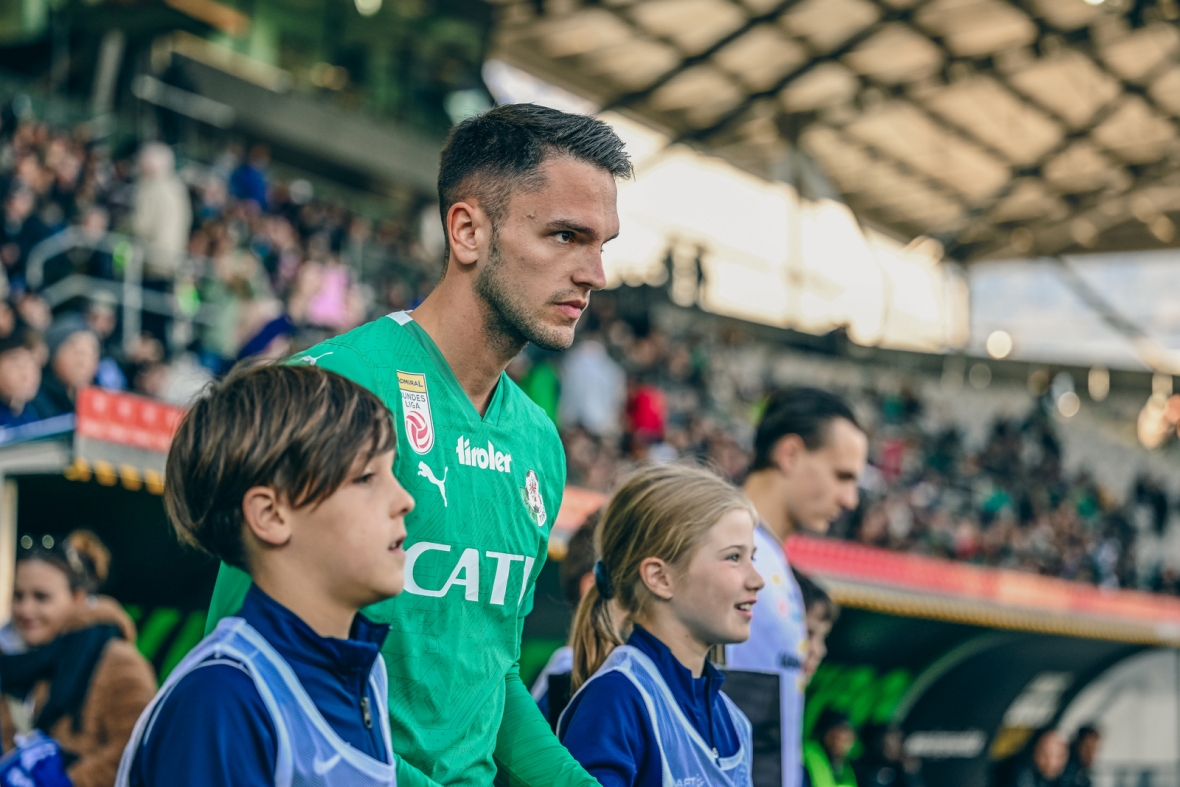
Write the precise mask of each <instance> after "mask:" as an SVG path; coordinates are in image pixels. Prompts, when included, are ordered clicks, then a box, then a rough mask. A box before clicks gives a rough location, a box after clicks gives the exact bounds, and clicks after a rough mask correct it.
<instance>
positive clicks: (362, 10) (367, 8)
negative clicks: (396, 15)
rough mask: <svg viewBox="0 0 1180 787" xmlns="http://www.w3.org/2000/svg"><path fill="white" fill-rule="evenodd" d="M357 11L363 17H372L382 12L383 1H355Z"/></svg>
mask: <svg viewBox="0 0 1180 787" xmlns="http://www.w3.org/2000/svg"><path fill="white" fill-rule="evenodd" d="M355 2H356V10H357V13H359V14H360V15H361V16H372V15H373V14H375V13H377V12H378V11H380V10H381V0H355Z"/></svg>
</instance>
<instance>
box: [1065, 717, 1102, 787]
mask: <svg viewBox="0 0 1180 787" xmlns="http://www.w3.org/2000/svg"><path fill="white" fill-rule="evenodd" d="M1101 743H1102V733H1101V732H1100V731H1099V730H1098V728H1097V727H1095V726H1094V725H1092V724H1083V725H1082V726H1081V727H1078V731H1077V732H1076V733H1074V736H1073V740H1072V741H1071V742H1070V744H1069V763H1068V764H1067V765H1066V766H1065V772H1064V773H1063V774H1062V775H1061V787H1090V785H1091V784H1092V783H1093V776H1092V772H1093V769H1094V760H1095V758H1097V756H1098V747H1099V745H1101Z"/></svg>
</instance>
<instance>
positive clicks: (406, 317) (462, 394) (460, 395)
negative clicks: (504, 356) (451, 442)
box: [387, 311, 507, 425]
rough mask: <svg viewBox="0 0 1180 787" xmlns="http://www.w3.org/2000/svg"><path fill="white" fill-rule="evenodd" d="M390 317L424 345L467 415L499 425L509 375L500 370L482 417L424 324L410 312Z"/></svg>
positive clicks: (476, 419) (475, 419)
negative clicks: (417, 321) (418, 321)
mask: <svg viewBox="0 0 1180 787" xmlns="http://www.w3.org/2000/svg"><path fill="white" fill-rule="evenodd" d="M387 316H388V317H389V319H391V320H393V321H394V322H396V323H397V324H398V325H400V326H402V327H403V328H405V329H406V331H407V332H408V333H409V334H410V335H411V336H413V337H414V339H415V340H416V341H417V342H418V344H420V345H422V349H423V350H425V351H426V354H427V355H429V356H430V360H431V361H433V362H434V365H435V367H436V368H437V370H438V373H439V374H441V375H442V376H443V379H444V380H445V381H446V383H447V385H449V386H451V390H453V391H454V392H455V398H456V399H458V400H459V406H460V407H461V408H463V412H464V413H466V415H467V417H468V418H470V419H472V420H473V421H477V422H482V423H490V424H492V425H497V424H498V423H499V421H500V410H501V409H502V404H501V403H502V402H503V399H504V389H505V387H506V386H505V384H504V380H505V378H506V377H507V375H506V374H505V373H504V372H500V379H499V380H498V381H497V382H496V389H495V390H494V391H492V398H491V399H490V400H489V401H488V409H487V412H486V413H484V415H483V416H482V417H481V416H480V414H479V411H478V410H476V409H475V405H474V404H472V403H471V397H470V396H468V395H467V392H466V391H465V390H463V386H462V385H459V380H458V379H457V378H456V377H455V373H454V372H453V371H451V364H450V363H448V362H447V359H446V356H444V355H443V354H442V351H441V350H439V349H438V345H437V344H435V343H434V339H431V338H430V334H428V333H427V332H426V331H425V330H423V329H422V326H421V325H419V324H418V323H416V322H414V318H413V316H411V314H410V312H408V311H402V312H393V313H391V314H389V315H387Z"/></svg>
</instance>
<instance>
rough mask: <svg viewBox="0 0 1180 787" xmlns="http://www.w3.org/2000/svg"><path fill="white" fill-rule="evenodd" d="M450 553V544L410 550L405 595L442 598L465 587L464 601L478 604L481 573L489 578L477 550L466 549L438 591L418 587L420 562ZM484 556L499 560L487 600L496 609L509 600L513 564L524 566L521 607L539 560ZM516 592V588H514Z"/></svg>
mask: <svg viewBox="0 0 1180 787" xmlns="http://www.w3.org/2000/svg"><path fill="white" fill-rule="evenodd" d="M450 551H451V545H450V544H436V543H433V542H431V541H419V542H418V543H417V544H414V545H413V546H411V547H410V548H409V549H407V550H406V569H405V571H406V592H407V593H410V594H412V595H415V596H430V597H431V598H442V597H443V596H445V595H447V593H449V592H450V591H451V588H454V587H461V588H463V598H464V599H466V600H467V601H479V600H480V594H481V589H482V587H483V586H481V584H480V577H481V573H482V576H483V577H486V576H487V572H486V571H484V572H481V570H480V564H481V560H480V554H479V550H478V549H471V548H468V549H464V550H463V553H462V554H461V555H459V560H458V562H456V563H455V567H454V568H453V569H451V574H450V576H449V577H447V581H446V582H444V583H443V585H442V587H440V588H438V589H437V590H436V589H432V588H426V587H422V586H421V585H419V584H418V580H417V579H416V578H415V576H414V569H415V567H416V566H417V565H418V561H419V559H423V558H424V556H425V555H426V554H427V553H428V552H443V553H446V552H450ZM483 557H484V558H487V559H489V560H494V561H496V570H495V574H494V575H493V577H492V590H491V594H490V596H489V597H488V600H489V601H490V602H491V603H492V604H495V605H496V606H503V605H504V601H505V599H506V598H508V582H509V580H510V579H511V575H512V569H513V566H514V564H516V563H521V564H522V565H521V572H522V575H521V579H520V593H519V595H518V596H517V599H516V604H517V606H520V604H521V603H523V602H524V597H525V594H526V593H527V592H528V589H529V576H530V574H532V571H533V565H534V564H535V563H536V558H534V557H530V556H528V555H513V554H509V553H507V552H492V551H488V552H485V553H484V554H483ZM430 559H431V561H432V562H433V561H436V560H440V559H444V558H441V556H432V557H431V558H430ZM444 565H445V564H444ZM426 575H428V576H442V572H440V571H438V570H433V571H428V572H426ZM513 591H514V592H515V586H514V587H513Z"/></svg>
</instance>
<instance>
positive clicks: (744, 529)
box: [558, 465, 763, 787]
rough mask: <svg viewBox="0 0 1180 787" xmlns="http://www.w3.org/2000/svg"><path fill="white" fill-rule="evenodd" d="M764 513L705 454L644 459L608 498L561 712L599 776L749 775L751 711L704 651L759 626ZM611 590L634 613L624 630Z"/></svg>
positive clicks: (729, 785)
mask: <svg viewBox="0 0 1180 787" xmlns="http://www.w3.org/2000/svg"><path fill="white" fill-rule="evenodd" d="M755 521H756V515H755V513H754V509H753V507H752V506H751V505H750V503H749V501H748V500H747V499H746V498H745V496H744V495H743V494H742V493H741V491H740V490H738V489H737V488H735V487H733V486H732V485H730V484H729V483H727V482H725V481H723V480H722V479H720V478H718V477H717V476H716V475H714V474H713V473H711V472H709V471H708V470H705V469H703V468H699V467H686V466H682V465H661V466H657V467H650V468H646V469H644V470H641V471H639V472H638V473H636V474H635V475H633V476H632V477H631V478H630V479H628V480H627V481H626V483H624V484H623V486H622V487H621V488H620V489H619V490H618V492H616V493H615V495H614V497H613V498H612V499H611V501H610V503H609V505H608V506H607V509H606V512H605V514H604V515H603V518H602V521H601V522H600V523H599V525H598V529H597V532H596V534H595V541H596V543H597V546H598V554H599V555H600V556H601V559H600V560H599V561H598V563H596V564H595V568H594V573H595V583H594V587H592V588H591V589H590V591H589V592H588V593H587V594H586V595H585V596H584V597H583V598H582V601H581V603H580V604H579V605H578V610H577V614H576V616H575V618H574V632H573V649H574V668H573V676H572V684H573V685H572V688H573V689H574V690H576V691H577V693H576V694H575V695H574V697H573V699H572V700H571V701H570V705H569V707H568V708H567V709H566V711H565V713H564V714H562V717H561V721H560V722H559V724H558V737H560V738H561V741H562V743H564V744H565V746H566V747H567V748H568V749H569V750H570V752H571V753H572V754H573V756H574V758H575V759H576V760H578V761H579V762H580V763H581V764H582V766H583V767H585V768H586V770H588V771H589V772H590V774H591V775H592V776H594V777H595V778H597V779H598V781H599V782H600V783H601V784H602V785H603V787H672V785H677V784H701V785H710V786H712V785H716V786H717V787H749V785H750V784H751V763H752V748H751V741H750V722H749V720H748V719H746V717H745V715H744V714H742V712H741V711H740V710H739V709H738V708H737V706H736V705H734V704H733V702H732V701H731V700H730V699H729V698H728V697H726V696H725V694H724V693H723V692H722V691H721V684H722V681H723V677H722V675H721V673H720V672H719V671H718V670H717V669H716V667H714V666H713V665H712V664H711V663H710V662H709V658H708V654H709V652H710V650H711V649H712V648H714V647H716V646H719V645H726V644H731V643H735V642H742V641H744V640H745V639H746V638H747V637H749V635H750V620H751V618H752V615H753V609H752V608H753V605H754V602H755V601H756V599H757V594H758V590H759V589H760V588H761V587H762V585H763V582H762V578H761V577H760V576H759V575H758V572H757V571H756V570H755V569H754V565H753V553H754V525H755ZM612 600H613V602H614V604H615V605H617V606H618V607H619V608H620V609H621V610H622V611H623V612H625V613H626V616H627V618H626V622H627V623H629V624H631V625H632V631H631V634H630V636H629V637H628V639H627V641H626V643H625V644H624V642H623V640H622V637H621V636H620V634H619V631H618V629H617V628H616V626H615V625H614V622H613V620H612V616H611V611H610V607H611V604H610V603H609V602H611V601H612Z"/></svg>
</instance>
